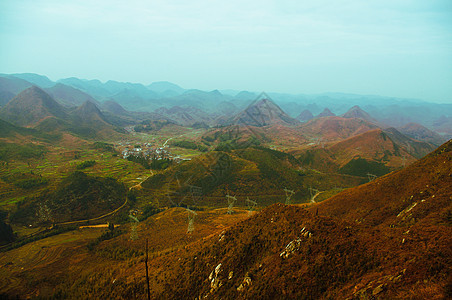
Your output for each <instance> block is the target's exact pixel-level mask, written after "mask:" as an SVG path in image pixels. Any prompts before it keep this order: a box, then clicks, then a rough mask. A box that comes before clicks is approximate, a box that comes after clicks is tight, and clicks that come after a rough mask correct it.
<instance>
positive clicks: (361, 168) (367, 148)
mask: <svg viewBox="0 0 452 300" xmlns="http://www.w3.org/2000/svg"><path fill="white" fill-rule="evenodd" d="M434 149H435V148H434V146H433V145H430V144H428V143H424V142H419V141H416V140H413V139H411V138H409V137H406V136H404V135H403V134H401V133H398V134H394V133H393V132H391V131H390V132H389V133H388V132H386V131H383V130H381V129H372V130H369V131H366V132H364V133H361V134H358V135H356V136H352V137H350V138H348V139H345V140H341V141H338V142H336V143H333V144H329V145H326V146H323V147H313V148H310V149H307V150H304V151H303V150H301V151H295V152H294V154H295V155H296V156H297V157H298V158H299V159H300V161H301V162H302V163H303V165H304V166H307V167H310V168H314V169H317V170H320V171H324V172H339V173H343V174H349V175H355V176H363V177H366V176H367V174H368V173H370V174H373V175H377V176H381V175H384V174H386V173H388V172H390V171H391V170H394V169H398V168H401V167H403V166H405V165H407V164H410V163H412V162H414V161H416V159H417V158H420V157H422V156H424V155H426V154H427V153H429V152H431V151H433V150H434Z"/></svg>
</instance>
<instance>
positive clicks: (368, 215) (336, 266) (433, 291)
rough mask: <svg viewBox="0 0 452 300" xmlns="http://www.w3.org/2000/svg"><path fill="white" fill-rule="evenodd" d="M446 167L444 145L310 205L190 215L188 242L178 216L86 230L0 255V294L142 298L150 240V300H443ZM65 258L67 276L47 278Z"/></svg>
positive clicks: (451, 292)
mask: <svg viewBox="0 0 452 300" xmlns="http://www.w3.org/2000/svg"><path fill="white" fill-rule="evenodd" d="M451 161H452V141H450V142H448V143H446V144H444V145H443V146H441V147H440V148H439V149H437V150H436V151H435V152H433V153H431V154H430V155H428V156H427V157H425V158H423V159H421V160H420V161H418V162H415V163H413V164H412V165H411V166H409V167H407V168H406V169H403V170H401V171H398V172H393V173H390V174H388V175H386V176H384V177H381V178H379V179H376V180H374V181H372V182H371V183H368V184H365V185H362V186H359V187H357V188H351V189H348V190H346V191H344V192H342V193H340V194H338V195H337V196H335V197H333V198H330V199H329V200H326V201H324V202H322V203H320V204H316V205H313V206H310V207H306V206H291V205H283V204H280V203H278V204H274V205H271V206H269V207H267V208H265V209H263V210H262V211H260V212H258V213H254V214H252V215H249V214H248V213H246V212H244V211H239V210H236V212H235V213H233V214H227V210H226V209H220V210H210V211H198V212H197V214H196V215H195V218H194V228H195V229H194V231H190V232H191V233H187V231H189V230H187V215H189V214H190V213H189V212H188V211H185V210H184V209H182V208H171V209H168V210H165V211H163V212H161V213H159V214H156V215H154V216H152V217H150V218H148V219H146V220H145V221H142V222H141V223H140V224H139V225H138V226H137V230H136V233H137V235H138V236H137V239H136V240H134V239H132V240H130V238H131V237H132V235H133V232H134V231H133V226H130V227H129V226H127V225H122V226H121V227H122V228H123V229H120V230H118V231H117V234H104V235H103V238H102V237H101V238H100V239H97V240H95V238H96V236H98V234H99V233H97V235H96V233H94V232H92V231H86V233H83V231H80V230H79V231H73V233H72V234H71V233H65V234H63V235H59V236H57V237H55V238H48V239H45V240H42V241H40V242H37V243H36V244H29V245H28V246H23V247H21V248H17V249H14V250H10V251H8V252H6V253H4V254H2V258H1V259H0V263H1V265H2V266H3V267H2V269H1V272H2V274H1V275H2V277H3V278H8V283H7V284H6V285H5V284H3V285H2V286H1V291H3V292H4V293H6V294H5V295H28V296H31V295H34V296H38V295H40V296H44V297H49V296H51V295H53V296H57V297H64V298H74V299H75V298H77V299H79V298H101V299H105V298H134V297H137V298H143V297H145V295H146V281H145V276H144V274H145V268H144V257H145V256H144V254H145V240H146V239H148V240H149V242H150V243H149V248H150V260H149V270H150V272H149V273H150V287H151V297H152V298H154V299H169V298H173V299H174V298H179V299H180V298H182V299H187V298H188V299H190V298H191V299H194V298H206V299H220V298H221V299H255V298H292V299H331V298H333V299H447V298H450V297H451V296H452V284H451V282H452V274H451V267H452V261H451V258H452V249H451V248H450V245H451V244H452V227H451V225H452V223H451V210H452V201H451V197H452V194H451V191H450V188H449V187H450V186H451V173H452V170H451V165H452V164H451ZM247 216H248V217H247ZM188 223H189V222H188ZM188 228H190V227H188ZM90 230H94V229H90ZM115 230H116V229H115ZM86 246H88V247H86ZM27 249H28V250H27ZM27 251H28V252H29V253H30V251H32V253H33V255H32V256H26V255H25V253H26V252H27ZM24 255H25V256H24ZM20 257H29V258H27V260H28V261H29V263H28V264H27V263H26V262H25V261H21V258H20ZM68 260H69V261H70V262H71V264H70V266H71V267H70V268H69V269H67V270H66V269H65V271H64V272H63V271H60V273H59V274H60V277H58V278H53V276H52V274H54V272H55V271H56V270H62V268H63V266H64V265H65V264H66V262H67V261H68ZM25 282H27V285H24V283H25Z"/></svg>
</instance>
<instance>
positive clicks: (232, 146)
mask: <svg viewBox="0 0 452 300" xmlns="http://www.w3.org/2000/svg"><path fill="white" fill-rule="evenodd" d="M220 137H222V136H220ZM220 140H222V139H221V138H220ZM259 145H260V141H259V140H258V139H257V138H256V137H254V136H252V137H250V138H249V139H247V140H245V141H239V140H238V139H231V140H224V141H221V142H220V143H219V144H218V145H217V147H216V148H215V151H223V152H230V151H232V150H237V149H246V148H249V147H256V146H259Z"/></svg>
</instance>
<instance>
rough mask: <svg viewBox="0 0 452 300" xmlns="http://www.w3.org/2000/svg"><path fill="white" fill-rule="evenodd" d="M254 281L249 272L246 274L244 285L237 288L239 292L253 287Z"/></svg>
mask: <svg viewBox="0 0 452 300" xmlns="http://www.w3.org/2000/svg"><path fill="white" fill-rule="evenodd" d="M251 283H252V280H251V277H250V275H249V274H248V272H247V273H246V274H245V278H243V281H242V283H241V284H240V286H239V287H238V288H237V291H239V292H240V291H242V290H243V289H244V288H245V287H247V286H249V285H251Z"/></svg>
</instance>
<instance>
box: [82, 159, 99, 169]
mask: <svg viewBox="0 0 452 300" xmlns="http://www.w3.org/2000/svg"><path fill="white" fill-rule="evenodd" d="M95 164H96V161H95V160H87V161H84V162H81V163H80V164H78V165H77V170H83V169H86V168H89V167H92V166H94V165H95Z"/></svg>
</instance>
